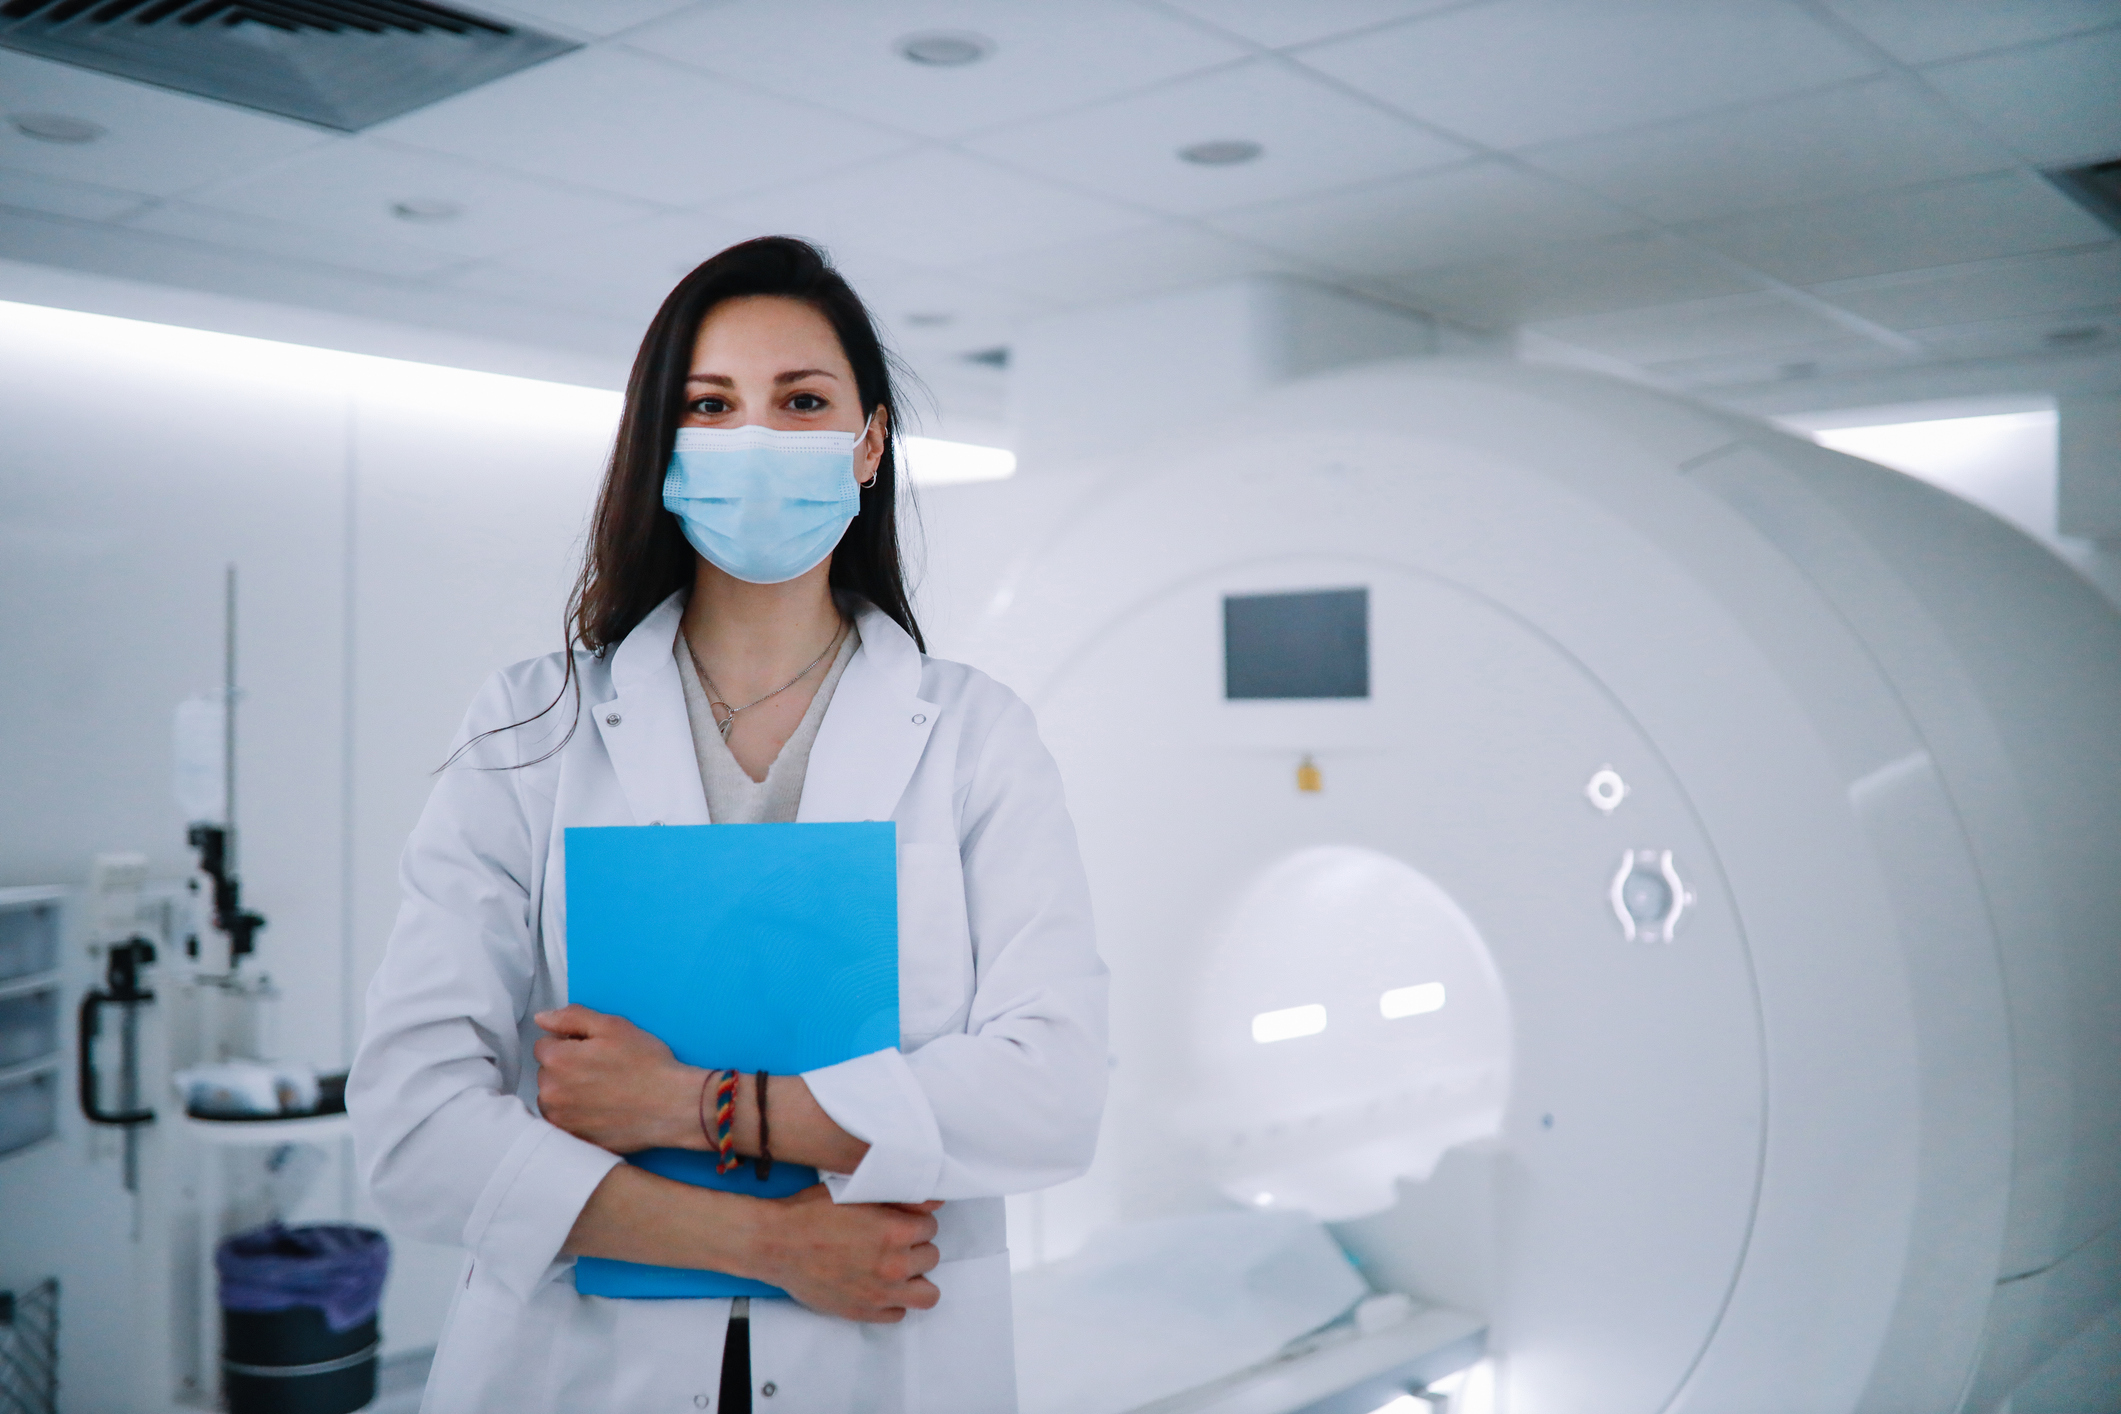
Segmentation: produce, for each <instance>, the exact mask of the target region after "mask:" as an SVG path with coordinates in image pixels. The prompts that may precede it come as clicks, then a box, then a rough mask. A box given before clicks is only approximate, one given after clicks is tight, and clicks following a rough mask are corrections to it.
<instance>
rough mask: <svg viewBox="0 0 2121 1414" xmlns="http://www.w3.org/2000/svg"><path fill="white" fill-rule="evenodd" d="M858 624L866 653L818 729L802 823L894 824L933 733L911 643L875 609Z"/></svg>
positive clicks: (931, 708)
mask: <svg viewBox="0 0 2121 1414" xmlns="http://www.w3.org/2000/svg"><path fill="white" fill-rule="evenodd" d="M855 624H856V627H858V628H859V629H860V630H861V634H862V643H861V647H860V648H859V649H858V650H857V651H856V652H855V655H854V658H853V660H852V661H851V662H849V663H848V664H847V671H846V672H844V673H842V674H841V675H840V682H839V686H838V687H837V688H835V689H834V690H833V693H832V703H831V705H830V706H829V707H827V708H826V709H825V720H824V721H823V722H821V723H819V724H818V733H817V742H816V744H815V745H813V746H812V747H811V748H810V767H809V770H808V771H807V772H806V773H805V774H804V777H803V801H802V804H801V806H800V807H799V808H798V809H797V811H796V819H797V820H798V821H813V820H888V819H890V818H891V815H892V812H893V811H894V810H896V809H897V808H898V802H899V797H900V796H902V795H904V794H905V793H906V783H907V782H908V781H910V780H912V779H913V770H914V768H915V767H916V766H918V765H919V764H920V760H921V752H922V751H923V750H925V749H926V748H927V745H928V734H929V733H930V732H932V731H934V730H935V719H936V715H937V709H936V705H935V704H934V703H933V702H928V701H925V700H923V699H922V697H921V695H920V688H921V654H920V649H919V648H917V647H915V646H914V642H913V639H912V638H911V637H909V636H908V635H907V633H906V631H905V630H904V629H902V628H900V627H899V626H898V624H896V623H895V622H893V621H892V619H891V617H890V615H888V614H886V613H884V612H883V611H882V610H880V609H878V608H876V606H874V605H864V606H863V608H862V611H861V613H860V614H859V615H858V616H857V618H856V620H855Z"/></svg>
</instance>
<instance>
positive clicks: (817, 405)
mask: <svg viewBox="0 0 2121 1414" xmlns="http://www.w3.org/2000/svg"><path fill="white" fill-rule="evenodd" d="M788 406H789V407H790V408H792V409H793V410H795V411H796V412H823V411H824V410H825V407H826V403H825V400H824V399H823V398H821V397H819V396H818V395H817V394H816V393H797V394H796V395H795V396H794V397H792V398H790V399H789V400H788Z"/></svg>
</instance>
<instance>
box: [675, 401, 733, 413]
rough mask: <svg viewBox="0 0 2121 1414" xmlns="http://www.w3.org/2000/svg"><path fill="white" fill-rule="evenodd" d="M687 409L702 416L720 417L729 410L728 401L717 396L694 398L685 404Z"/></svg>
mask: <svg viewBox="0 0 2121 1414" xmlns="http://www.w3.org/2000/svg"><path fill="white" fill-rule="evenodd" d="M685 411H687V412H689V413H693V414H695V415H697V416H700V417H720V416H721V415H722V414H723V413H725V412H727V411H729V404H728V402H727V401H725V400H724V399H721V398H716V397H706V398H694V399H693V400H692V401H691V402H689V403H687V404H685Z"/></svg>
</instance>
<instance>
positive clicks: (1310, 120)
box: [965, 59, 1469, 215]
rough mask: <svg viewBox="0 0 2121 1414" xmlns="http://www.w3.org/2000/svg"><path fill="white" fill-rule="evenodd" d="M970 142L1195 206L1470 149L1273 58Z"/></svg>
mask: <svg viewBox="0 0 2121 1414" xmlns="http://www.w3.org/2000/svg"><path fill="white" fill-rule="evenodd" d="M1226 138H1229V139H1241V140H1244V141H1249V142H1256V143H1259V144H1260V145H1261V146H1262V147H1264V148H1265V149H1266V150H1265V152H1264V154H1263V155H1261V156H1260V157H1258V158H1256V159H1254V160H1252V161H1250V162H1245V163H1238V164H1233V165H1229V166H1201V165H1198V164H1195V163H1192V162H1186V161H1183V160H1181V159H1180V157H1179V155H1178V152H1179V149H1180V148H1182V147H1186V146H1189V145H1191V144H1193V143H1198V142H1207V141H1212V140H1216V139H1226ZM965 146H967V147H969V148H971V149H972V150H973V151H976V152H984V153H986V154H988V155H990V156H993V157H997V158H999V159H1001V160H1002V161H1005V162H1008V163H1010V164H1011V165H1013V166H1017V167H1021V168H1024V169H1026V170H1028V171H1032V172H1036V173H1038V174H1039V175H1041V176H1046V177H1052V178H1054V179H1056V180H1058V181H1064V182H1070V183H1073V184H1076V185H1079V186H1086V187H1089V188H1091V189H1092V190H1095V191H1102V192H1105V193H1108V194H1109V195H1112V196H1116V197H1119V198H1120V199H1122V200H1125V201H1131V202H1134V203H1136V204H1137V205H1141V206H1147V207H1151V208H1153V209H1155V210H1159V211H1165V212H1171V213H1176V214H1189V215H1190V214H1198V213H1201V212H1206V211H1216V210H1223V209H1227V208H1229V207H1233V206H1249V205H1257V204H1259V203H1261V202H1267V201H1279V200H1283V199H1285V198H1288V197H1293V196H1301V195H1303V194H1305V193H1307V192H1314V191H1323V190H1325V189H1327V188H1330V187H1336V186H1347V185H1349V184H1350V183H1354V182H1360V181H1363V180H1366V179H1368V178H1371V177H1381V176H1385V175H1388V174H1391V173H1396V172H1412V171H1418V170H1420V169H1422V168H1427V167H1440V166H1443V165H1446V164H1448V163H1451V162H1457V161H1463V160H1464V159H1465V158H1466V157H1467V156H1468V155H1469V153H1468V151H1467V149H1466V148H1464V147H1462V146H1460V145H1459V144H1457V143H1454V142H1447V141H1445V140H1443V139H1442V138H1438V137H1434V136H1432V135H1430V134H1428V133H1426V132H1423V131H1422V130H1421V129H1419V128H1417V127H1415V126H1414V125H1413V124H1411V123H1408V122H1405V121H1403V120H1401V119H1398V118H1395V117H1393V116H1391V115H1390V114H1388V113H1383V112H1380V111H1379V110H1378V109H1376V108H1375V107H1373V106H1371V105H1370V104H1368V103H1364V102H1362V101H1361V100H1360V99H1355V98H1349V97H1347V96H1345V95H1343V94H1341V93H1337V92H1335V91H1334V90H1333V89H1332V88H1330V87H1328V86H1327V85H1325V84H1322V83H1320V82H1319V81H1318V80H1316V79H1315V78H1312V77H1310V76H1308V75H1305V74H1302V73H1299V72H1296V71H1292V70H1291V69H1290V68H1288V67H1287V66H1286V65H1283V64H1280V63H1277V62H1275V61H1273V60H1269V59H1261V60H1255V61H1254V62H1252V63H1250V64H1244V65H1240V66H1238V67H1236V68H1228V69H1218V70H1216V71H1214V72H1212V73H1208V74H1200V75H1196V76H1194V77H1192V78H1188V79H1181V80H1179V81H1178V82H1176V83H1172V84H1167V85H1165V86H1164V87H1162V88H1157V89H1153V90H1151V91H1150V92H1148V93H1144V94H1136V95H1134V96H1132V97H1129V98H1120V99H1115V100H1113V101H1112V102H1110V103H1103V104H1099V105H1097V106H1096V107H1093V108H1082V109H1077V110H1075V111H1073V112H1070V113H1066V114H1063V115H1061V116H1059V117H1056V118H1042V119H1039V120H1037V121H1035V122H1032V123H1026V124H1023V125H1020V126H1017V127H1011V128H1007V129H1004V130H1002V131H1000V132H994V133H988V134H985V135H983V136H980V137H977V138H973V139H971V140H969V141H968V142H966V143H965Z"/></svg>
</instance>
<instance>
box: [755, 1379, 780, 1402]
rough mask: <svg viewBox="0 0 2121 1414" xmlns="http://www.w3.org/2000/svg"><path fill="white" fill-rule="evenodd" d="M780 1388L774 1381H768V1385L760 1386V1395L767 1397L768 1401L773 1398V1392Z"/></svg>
mask: <svg viewBox="0 0 2121 1414" xmlns="http://www.w3.org/2000/svg"><path fill="white" fill-rule="evenodd" d="M779 1388H780V1386H779V1385H776V1384H775V1383H774V1382H773V1381H772V1380H768V1381H766V1383H764V1384H762V1385H760V1386H759V1393H760V1394H763V1395H765V1396H766V1397H767V1398H768V1399H771V1398H773V1392H774V1391H775V1390H777V1389H779Z"/></svg>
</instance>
